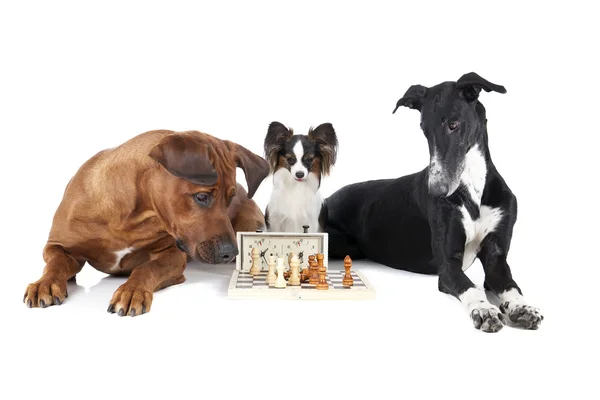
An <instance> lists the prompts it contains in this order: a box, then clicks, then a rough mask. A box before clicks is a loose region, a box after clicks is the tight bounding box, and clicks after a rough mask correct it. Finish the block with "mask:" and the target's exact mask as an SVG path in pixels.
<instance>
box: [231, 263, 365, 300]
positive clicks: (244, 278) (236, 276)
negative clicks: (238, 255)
mask: <svg viewBox="0 0 600 400" xmlns="http://www.w3.org/2000/svg"><path fill="white" fill-rule="evenodd" d="M344 273H345V272H344V271H333V270H331V271H327V276H326V281H327V284H328V285H329V289H328V290H318V289H317V288H316V285H311V284H309V283H308V282H304V283H301V284H300V286H290V285H287V286H286V287H285V288H274V287H269V285H267V282H266V278H267V271H261V272H259V273H257V274H256V275H250V273H249V272H248V271H242V270H235V271H233V275H232V277H231V281H230V282H229V290H228V296H229V298H230V299H278V300H367V299H374V298H375V289H374V288H373V286H371V284H370V283H369V281H368V280H367V279H366V278H365V277H364V275H362V274H361V273H360V272H359V271H351V272H350V274H351V275H352V279H353V280H354V284H353V285H352V286H344V285H342V279H343V278H344Z"/></svg>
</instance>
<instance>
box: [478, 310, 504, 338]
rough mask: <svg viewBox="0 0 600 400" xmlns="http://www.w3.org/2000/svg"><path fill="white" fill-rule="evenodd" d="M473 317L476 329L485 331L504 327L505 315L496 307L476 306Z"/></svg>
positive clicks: (496, 330) (493, 330) (494, 330)
mask: <svg viewBox="0 0 600 400" xmlns="http://www.w3.org/2000/svg"><path fill="white" fill-rule="evenodd" d="M471 319H472V320H473V325H475V328H476V329H480V330H482V331H484V332H498V331H499V330H500V329H502V328H503V327H504V315H502V313H501V312H500V310H498V309H497V308H496V307H494V306H492V307H489V308H488V307H486V308H483V307H482V308H475V309H474V310H473V311H471Z"/></svg>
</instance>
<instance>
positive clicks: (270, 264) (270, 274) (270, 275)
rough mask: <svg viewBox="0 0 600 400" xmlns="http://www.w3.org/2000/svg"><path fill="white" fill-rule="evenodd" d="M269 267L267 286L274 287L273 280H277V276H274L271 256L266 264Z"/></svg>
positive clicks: (273, 262)
mask: <svg viewBox="0 0 600 400" xmlns="http://www.w3.org/2000/svg"><path fill="white" fill-rule="evenodd" d="M267 264H268V265H269V273H267V285H269V286H270V287H273V285H275V279H277V275H275V264H276V263H275V257H274V256H273V254H271V255H270V256H269V261H268V262H267Z"/></svg>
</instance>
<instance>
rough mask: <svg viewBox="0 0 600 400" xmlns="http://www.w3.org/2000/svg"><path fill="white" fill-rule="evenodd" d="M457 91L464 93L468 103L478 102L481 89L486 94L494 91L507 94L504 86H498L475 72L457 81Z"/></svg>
mask: <svg viewBox="0 0 600 400" xmlns="http://www.w3.org/2000/svg"><path fill="white" fill-rule="evenodd" d="M456 89H458V90H461V91H462V92H463V95H464V96H465V99H466V100H467V101H473V100H476V99H477V97H478V96H479V92H481V89H483V90H485V91H486V92H492V91H494V92H498V93H506V89H505V88H504V86H501V85H496V84H495V83H492V82H490V81H488V80H486V79H483V78H482V77H481V76H479V75H477V74H476V73H475V72H469V73H468V74H464V75H463V76H461V77H460V79H459V80H458V81H456Z"/></svg>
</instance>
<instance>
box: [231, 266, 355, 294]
mask: <svg viewBox="0 0 600 400" xmlns="http://www.w3.org/2000/svg"><path fill="white" fill-rule="evenodd" d="M344 274H345V272H344V271H329V273H327V278H326V279H327V284H328V285H329V289H332V288H333V289H341V290H349V289H352V287H347V286H344V285H343V284H342V280H343V279H344ZM350 275H352V279H354V284H353V285H352V286H354V287H365V283H364V282H363V281H362V280H361V279H360V276H358V274H357V273H356V272H355V271H350ZM268 286H269V285H267V272H260V273H258V274H257V275H254V276H252V275H250V273H249V272H247V271H240V274H239V275H238V279H237V282H236V285H235V287H236V289H252V288H253V287H268ZM300 286H301V287H302V289H315V290H316V287H315V285H311V284H310V283H308V282H303V283H301V284H300Z"/></svg>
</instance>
